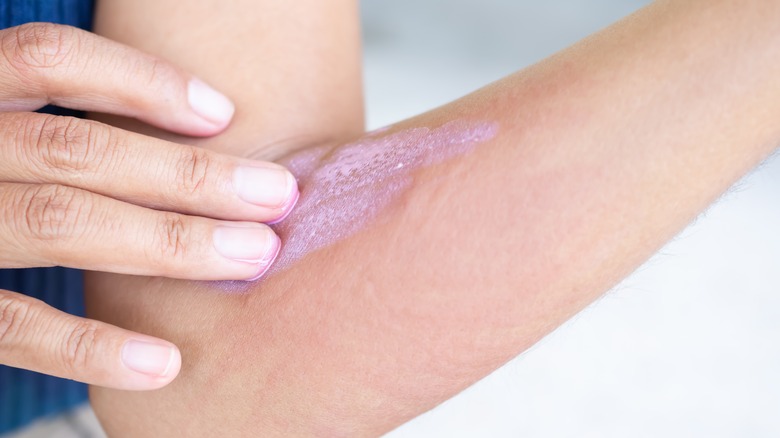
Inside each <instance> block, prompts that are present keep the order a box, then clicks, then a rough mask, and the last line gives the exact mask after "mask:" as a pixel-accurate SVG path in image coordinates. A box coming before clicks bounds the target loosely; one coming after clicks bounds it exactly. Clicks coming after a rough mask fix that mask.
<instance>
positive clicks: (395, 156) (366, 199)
mask: <svg viewBox="0 0 780 438" xmlns="http://www.w3.org/2000/svg"><path fill="white" fill-rule="evenodd" d="M387 131H388V130H387V129H383V130H378V131H375V132H374V133H372V134H370V135H369V136H367V137H365V138H362V139H360V140H358V141H356V142H354V143H350V144H347V145H345V146H343V147H341V148H339V149H336V150H333V151H331V149H330V148H325V147H321V148H312V149H307V150H304V151H301V152H298V153H296V154H294V155H293V156H291V157H289V158H287V159H286V160H284V161H282V162H281V164H283V165H285V166H287V168H289V169H290V171H291V172H292V173H293V174H294V175H295V176H296V177H297V178H298V181H299V187H300V193H301V194H300V200H299V201H298V205H297V206H296V207H295V210H293V212H292V213H291V214H290V215H289V216H288V217H287V218H286V219H285V220H284V221H282V222H281V223H278V224H275V225H273V228H274V230H275V231H276V232H277V233H278V234H279V237H281V239H282V249H281V252H280V253H279V256H278V258H277V259H276V263H275V264H274V266H273V267H271V269H270V270H269V271H268V274H266V275H272V274H273V273H274V272H278V271H281V270H284V269H286V268H288V267H289V266H291V265H292V264H294V263H295V262H296V261H298V260H300V259H301V258H303V257H305V256H306V255H307V254H309V253H311V252H312V251H316V250H318V249H321V248H324V247H326V246H329V245H332V244H334V243H336V242H338V241H340V240H342V239H344V238H347V237H349V236H351V235H352V234H354V233H356V232H357V231H359V230H361V229H362V228H363V227H365V226H366V225H367V224H368V223H369V222H370V221H371V219H373V218H375V217H376V216H377V215H378V214H379V213H380V212H381V211H382V210H383V209H384V208H385V207H387V205H388V204H390V203H391V202H392V201H393V200H394V199H396V198H397V197H398V196H399V195H400V194H401V193H403V191H404V190H406V189H407V188H408V187H409V186H410V185H411V183H412V174H413V172H414V171H415V170H416V169H419V168H422V167H427V166H431V165H434V164H439V163H442V162H444V161H447V160H449V159H452V158H454V157H457V156H460V155H463V154H465V153H467V152H469V151H471V150H473V149H474V148H475V147H476V146H477V145H479V144H480V143H484V142H486V141H488V140H490V139H492V138H493V137H494V136H495V135H496V132H497V131H498V125H497V124H496V123H491V122H467V121H453V122H449V123H446V124H444V125H442V126H440V127H438V128H434V129H430V128H411V129H405V130H401V131H398V132H393V133H390V134H387V135H382V134H383V133H384V132H387ZM248 284H251V283H246V282H226V286H227V288H228V289H234V290H240V289H242V288H243V287H246V286H247V285H248ZM242 286H243V287H242Z"/></svg>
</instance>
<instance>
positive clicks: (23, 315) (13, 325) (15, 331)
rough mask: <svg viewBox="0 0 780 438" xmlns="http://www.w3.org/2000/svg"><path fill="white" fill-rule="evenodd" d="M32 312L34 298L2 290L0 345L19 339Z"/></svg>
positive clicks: (0, 294) (0, 296)
mask: <svg viewBox="0 0 780 438" xmlns="http://www.w3.org/2000/svg"><path fill="white" fill-rule="evenodd" d="M31 314H32V300H28V299H25V298H20V297H19V295H18V294H11V293H8V292H0V347H2V346H3V345H9V344H12V343H13V342H14V340H16V339H18V338H19V336H20V333H23V332H24V327H25V326H26V325H27V321H29V319H30V315H31Z"/></svg>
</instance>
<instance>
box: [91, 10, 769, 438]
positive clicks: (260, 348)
mask: <svg viewBox="0 0 780 438" xmlns="http://www.w3.org/2000/svg"><path fill="white" fill-rule="evenodd" d="M779 15H780V11H779V10H778V7H777V6H772V5H770V4H768V3H766V2H735V1H720V2H712V1H690V2H673V3H670V2H667V3H657V4H655V5H653V6H651V7H650V8H648V9H646V10H644V11H642V12H640V13H639V14H637V15H636V16H634V17H632V18H630V19H628V20H625V21H623V22H621V23H619V24H618V25H616V26H614V27H612V28H611V29H608V30H607V31H605V32H602V33H600V34H599V35H597V36H595V37H594V38H591V39H590V40H588V41H586V42H585V43H581V44H579V45H577V46H575V47H573V48H572V49H569V50H567V51H566V52H564V53H562V54H560V55H557V56H555V57H553V58H551V59H549V60H547V61H545V62H543V63H542V64H540V65H537V66H535V67H533V68H530V69H527V70H525V71H523V72H520V73H518V74H517V75H515V76H513V77H511V78H508V79H506V80H504V81H501V82H500V83H497V84H495V85H493V86H490V87H488V88H486V89H484V90H482V91H480V92H478V93H476V94H474V95H472V96H469V97H467V98H465V99H463V100H461V101H459V102H456V103H454V104H452V105H449V106H447V107H444V108H442V109H440V110H437V111H435V112H432V113H429V114H426V115H423V116H420V117H418V118H415V119H412V120H410V121H408V122H404V123H402V124H399V125H397V126H395V127H393V128H392V129H391V131H390V132H389V133H386V134H382V135H388V136H392V135H393V134H397V133H400V132H402V131H404V130H407V129H411V128H416V127H425V128H429V129H434V130H435V129H436V128H437V127H438V126H441V125H442V124H443V123H445V122H447V121H451V120H459V121H465V122H468V123H473V122H487V123H491V124H495V125H496V126H497V127H498V131H497V133H496V135H495V137H493V138H492V139H491V140H489V141H485V142H483V143H482V144H480V145H478V146H476V147H475V149H473V150H472V151H468V152H466V153H464V154H462V155H460V156H457V157H450V158H448V159H447V160H446V161H445V162H443V163H438V164H435V165H433V166H430V167H421V168H418V169H416V170H414V171H413V172H412V173H411V175H412V177H413V181H414V184H413V185H411V186H408V187H406V188H405V189H404V190H403V191H401V192H399V193H400V194H399V195H398V197H396V198H395V199H393V200H392V202H390V203H389V204H388V206H386V207H385V208H384V209H383V210H382V211H381V214H379V215H378V216H376V217H375V218H374V219H372V220H371V221H370V222H369V223H367V224H366V225H365V227H363V228H361V229H360V230H358V231H356V232H355V233H353V234H351V235H349V236H347V237H345V238H343V239H341V240H339V241H337V242H334V243H333V244H331V245H329V246H327V247H323V248H319V249H317V250H315V251H312V252H310V253H308V254H306V255H305V256H304V257H302V258H300V259H299V260H298V261H297V262H296V264H294V265H292V266H290V267H288V268H286V269H284V270H281V271H278V272H276V273H274V274H273V275H271V276H270V277H268V278H266V279H265V280H264V281H263V282H261V283H258V284H256V285H254V286H252V287H250V288H249V291H248V292H250V293H244V294H236V293H235V292H233V293H229V294H224V293H222V292H223V290H224V286H223V285H213V284H197V285H196V284H192V283H169V282H164V281H161V280H152V281H150V282H148V283H146V284H145V288H144V290H142V291H141V292H140V294H139V295H140V296H139V295H136V296H132V297H124V296H117V297H115V299H114V303H113V306H114V308H115V310H116V309H127V310H125V314H124V315H120V316H112V318H114V319H118V320H120V321H122V322H124V323H125V324H127V325H131V326H132V325H142V326H146V327H151V328H153V329H154V331H156V332H159V333H155V334H164V335H166V336H167V337H168V338H169V339H171V340H174V341H176V342H178V343H179V345H180V346H181V345H184V347H183V348H182V351H183V358H184V361H185V362H186V363H189V367H190V368H187V365H185V369H184V370H183V372H182V375H181V376H180V377H179V379H178V380H177V382H175V383H174V385H173V386H172V387H170V388H166V389H165V390H164V391H160V392H158V393H156V394H152V395H149V394H133V395H126V396H125V397H124V398H118V397H115V398H113V399H112V400H110V401H109V400H108V399H107V398H106V397H107V396H108V394H111V393H108V392H105V393H102V394H100V395H101V396H102V397H101V399H102V400H103V402H104V403H105V405H106V406H110V405H111V404H113V406H114V407H121V408H123V409H125V410H128V409H129V410H132V411H134V412H139V413H144V412H147V411H148V412H152V411H154V410H155V406H163V405H166V404H170V403H173V402H174V401H175V400H179V399H181V398H182V397H183V396H184V394H186V395H187V396H189V397H194V398H205V397H209V398H210V400H213V402H214V404H212V405H211V406H208V407H207V408H203V407H201V406H198V405H196V404H192V403H190V404H187V406H186V408H182V409H181V411H176V412H173V413H171V416H170V423H168V424H169V425H175V427H180V426H181V424H182V423H183V422H185V421H186V422H188V424H192V422H195V423H196V424H198V425H199V426H202V427H208V425H209V424H212V423H213V422H215V421H217V419H218V418H221V419H223V420H225V419H226V422H227V424H228V425H229V426H230V427H232V428H233V430H234V431H239V432H240V431H244V432H246V431H250V430H253V428H265V429H264V430H267V431H268V432H269V433H270V432H273V431H277V432H282V431H285V432H288V433H296V432H298V433H303V432H308V433H310V434H314V435H328V434H337V433H347V434H372V433H376V432H381V431H385V430H388V429H389V428H392V427H394V426H396V425H398V424H399V423H401V422H403V421H405V420H407V419H409V418H411V417H412V416H414V415H416V414H418V413H420V412H422V411H424V410H426V409H429V408H431V407H433V406H435V405H436V404H438V403H440V402H441V401H443V400H444V399H446V398H448V397H450V396H452V395H453V394H454V393H456V392H458V391H459V390H461V389H462V388H464V387H465V386H467V385H469V384H471V383H473V382H474V381H475V380H477V379H478V378H480V377H482V376H484V375H485V374H487V373H488V372H489V371H490V370H492V369H494V368H496V367H497V366H499V365H500V364H502V363H504V362H505V361H506V360H508V359H509V358H511V357H513V356H514V355H516V354H518V353H519V352H521V351H523V350H524V349H526V348H528V347H529V346H530V345H532V344H533V343H534V342H536V341H537V340H538V339H539V338H540V337H542V336H544V335H545V334H546V333H548V332H549V331H550V330H551V329H552V328H554V327H555V326H557V325H558V324H560V323H561V322H562V321H564V320H565V319H566V318H568V317H570V316H571V315H572V314H574V313H575V312H577V311H579V310H580V309H581V308H582V307H583V306H585V305H587V304H588V303H589V302H591V301H592V300H593V299H595V297H597V296H598V295H600V294H601V293H603V292H604V291H605V290H607V289H609V288H610V287H611V286H612V285H614V284H615V283H616V282H617V281H619V279H621V278H622V277H623V276H625V275H626V274H627V273H629V272H630V271H631V270H633V269H635V268H636V266H638V264H640V263H641V262H642V261H643V260H645V259H646V258H647V257H648V256H649V255H650V254H652V253H653V252H654V251H655V250H656V249H657V248H658V247H659V246H660V245H661V244H662V243H663V242H665V241H667V240H668V239H669V238H671V237H672V236H673V235H674V234H675V233H676V232H678V231H679V230H680V229H681V228H682V227H683V226H684V225H685V224H686V223H688V222H689V221H690V220H691V219H692V218H693V217H695V215H696V214H698V212H700V211H701V210H702V209H703V208H705V207H706V206H707V205H708V204H709V203H711V202H712V201H713V200H714V199H716V198H717V196H719V194H720V193H722V192H723V191H724V190H725V189H726V188H727V187H728V186H729V185H731V184H732V183H733V182H734V181H735V180H736V179H737V178H739V177H740V176H741V175H742V174H744V173H745V172H747V171H748V170H749V169H750V168H751V167H752V166H754V165H755V164H756V163H758V162H759V161H760V160H761V159H762V158H764V157H765V156H767V155H768V154H769V153H770V152H771V151H772V150H773V149H774V146H775V145H776V144H777V142H778V140H779V139H780V129H778V127H780V124H779V123H777V122H776V121H777V120H780V99H779V98H780V84H778V83H777V81H775V78H776V77H780V75H779V74H778V73H780V61H779V60H780V56H778V55H779V54H780V53H778V50H777V49H776V48H777V47H780V45H778V44H777V43H778V35H777V32H775V29H774V27H775V23H776V22H777V21H778V20H777V18H778V16H779ZM388 138H389V137H388ZM398 146H399V147H402V146H408V144H401V143H399V144H398ZM334 155H338V152H335V153H334V154H333V155H332V156H334ZM325 160H327V158H325ZM302 190H303V191H304V192H302V193H305V191H306V185H305V182H304V184H303V185H302ZM304 196H305V195H304ZM302 202H305V199H304V198H302ZM289 220H296V219H295V217H291V218H290V219H289ZM298 220H301V218H299V219H298ZM245 292H247V291H245ZM138 299H140V300H142V301H144V300H146V301H147V302H149V301H151V302H155V303H162V305H155V306H151V305H143V306H140V305H132V302H133V300H138ZM182 303H186V305H187V308H188V310H189V311H190V313H189V314H188V315H183V316H182V315H173V316H172V313H173V309H175V308H177V306H181V304H182ZM108 313H109V312H106V314H108ZM192 321H198V326H197V327H193V326H192ZM188 322H189V325H188ZM224 358H231V360H229V361H226V360H224ZM114 395H115V394H114ZM195 413H197V414H195ZM185 418H186V420H185ZM158 427H159V428H160V429H161V430H162V429H165V427H167V426H166V424H160V425H158ZM193 427H196V426H193ZM115 430H118V429H115ZM171 430H177V429H175V428H174V429H171ZM254 430H261V429H254Z"/></svg>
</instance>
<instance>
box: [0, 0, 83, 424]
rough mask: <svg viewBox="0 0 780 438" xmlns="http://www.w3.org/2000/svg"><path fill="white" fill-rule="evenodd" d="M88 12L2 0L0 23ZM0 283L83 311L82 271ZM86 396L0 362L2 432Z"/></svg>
mask: <svg viewBox="0 0 780 438" xmlns="http://www.w3.org/2000/svg"><path fill="white" fill-rule="evenodd" d="M92 12H93V0H0V27H2V28H7V27H12V26H16V25H19V24H23V23H28V22H32V21H46V22H53V23H61V24H69V25H71V26H76V27H80V28H82V29H90V28H91V27H92ZM44 111H45V112H50V113H54V114H61V115H78V113H76V112H73V111H67V110H63V109H60V108H55V107H47V108H45V109H44ZM0 159H2V158H0ZM0 208H7V206H0ZM0 251H2V248H0ZM0 289H6V290H12V291H15V292H22V293H25V294H27V295H30V296H33V297H35V298H38V299H40V300H43V301H45V302H46V303H48V304H49V305H51V306H54V307H56V308H58V309H61V310H63V311H65V312H68V313H72V314H75V315H83V314H84V298H83V280H82V273H81V271H77V270H73V269H65V268H42V269H5V270H3V269H0ZM86 400H87V387H86V385H84V384H81V383H77V382H73V381H70V380H64V379H59V378H56V377H50V376H45V375H43V374H38V373H34V372H31V371H25V370H20V369H17V368H10V367H6V366H3V365H0V434H3V433H6V432H9V431H11V430H14V429H16V428H19V427H22V426H24V425H26V424H29V423H30V422H32V421H33V420H35V419H37V418H39V417H41V416H44V415H50V414H55V413H59V412H62V411H64V410H66V409H69V408H72V407H74V406H76V405H78V404H80V403H83V402H84V401H86Z"/></svg>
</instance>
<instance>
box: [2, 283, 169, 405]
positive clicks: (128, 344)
mask: <svg viewBox="0 0 780 438" xmlns="http://www.w3.org/2000/svg"><path fill="white" fill-rule="evenodd" d="M0 364H5V365H10V366H12V367H17V368H24V369H29V370H32V371H38V372H41V373H45V374H50V375H53V376H58V377H64V378H67V379H72V380H76V381H79V382H84V383H88V384H91V385H97V386H105V387H109V388H116V389H125V390H149V389H157V388H161V387H163V386H165V385H167V384H168V383H170V382H171V381H172V380H173V379H174V378H175V377H176V375H177V374H178V373H179V369H180V368H181V355H180V353H179V350H178V349H177V348H176V346H175V345H173V344H171V343H170V342H166V341H163V340H160V339H157V338H153V337H151V336H146V335H142V334H139V333H134V332H131V331H128V330H124V329H121V328H119V327H115V326H112V325H109V324H106V323H103V322H99V321H93V320H90V319H84V318H79V317H76V316H73V315H69V314H67V313H63V312H60V311H59V310H56V309H54V308H52V307H50V306H48V305H46V304H45V303H43V302H42V301H39V300H36V299H33V298H30V297H28V296H26V295H22V294H18V293H15V292H9V291H5V290H0Z"/></svg>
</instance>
